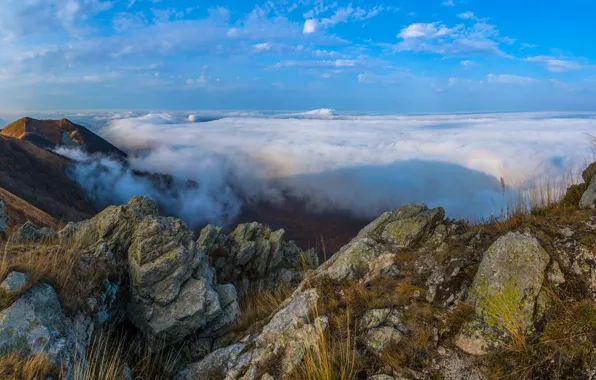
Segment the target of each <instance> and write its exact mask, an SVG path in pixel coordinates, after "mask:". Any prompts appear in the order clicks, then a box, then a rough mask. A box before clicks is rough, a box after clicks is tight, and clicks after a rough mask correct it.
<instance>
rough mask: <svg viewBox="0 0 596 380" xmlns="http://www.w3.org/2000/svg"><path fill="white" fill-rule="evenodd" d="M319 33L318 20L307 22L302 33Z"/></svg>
mask: <svg viewBox="0 0 596 380" xmlns="http://www.w3.org/2000/svg"><path fill="white" fill-rule="evenodd" d="M316 31H317V20H306V21H305V22H304V28H303V29H302V33H304V34H311V33H314V32H316Z"/></svg>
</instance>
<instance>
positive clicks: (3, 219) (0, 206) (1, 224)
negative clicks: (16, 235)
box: [0, 201, 9, 238]
mask: <svg viewBox="0 0 596 380" xmlns="http://www.w3.org/2000/svg"><path fill="white" fill-rule="evenodd" d="M8 219H9V218H8V216H6V211H5V208H4V202H3V201H0V237H4V238H5V237H6V235H7V233H8Z"/></svg>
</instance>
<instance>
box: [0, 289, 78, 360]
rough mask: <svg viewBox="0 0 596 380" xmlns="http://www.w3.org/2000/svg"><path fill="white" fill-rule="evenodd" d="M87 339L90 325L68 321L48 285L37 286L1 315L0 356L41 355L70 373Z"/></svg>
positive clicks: (0, 313) (1, 312) (54, 293)
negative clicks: (76, 356)
mask: <svg viewBox="0 0 596 380" xmlns="http://www.w3.org/2000/svg"><path fill="white" fill-rule="evenodd" d="M88 338H89V335H88V324H87V323H85V322H84V321H83V320H81V321H77V322H75V323H73V322H72V321H71V320H70V319H69V318H67V317H66V316H65V315H64V313H63V312H62V308H61V306H60V303H59V302H58V297H57V296H56V292H55V291H54V289H53V288H52V287H51V286H50V285H47V284H38V285H36V286H35V287H33V288H31V289H30V290H29V291H27V292H26V293H25V294H23V295H22V296H21V297H19V299H17V300H16V301H15V302H14V303H13V304H12V305H11V306H10V307H9V308H7V309H5V310H2V311H0V352H4V353H6V352H18V353H21V354H23V355H30V354H37V353H42V354H44V355H45V356H47V357H48V359H49V360H50V362H51V363H53V364H54V365H56V366H60V367H64V368H67V369H68V368H69V366H70V365H71V363H72V360H73V358H75V355H77V352H81V351H84V347H85V346H86V345H87V340H88Z"/></svg>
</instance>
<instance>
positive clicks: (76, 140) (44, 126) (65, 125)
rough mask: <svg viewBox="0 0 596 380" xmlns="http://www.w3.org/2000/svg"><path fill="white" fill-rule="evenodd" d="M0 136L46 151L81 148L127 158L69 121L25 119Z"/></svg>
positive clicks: (110, 145)
mask: <svg viewBox="0 0 596 380" xmlns="http://www.w3.org/2000/svg"><path fill="white" fill-rule="evenodd" d="M0 134H2V135H4V136H9V137H14V138H17V139H21V140H25V141H29V142H31V143H33V144H35V145H37V146H39V147H41V148H44V149H53V148H55V147H57V146H79V147H83V148H84V150H86V151H87V152H89V153H103V154H109V155H115V156H119V157H126V153H124V152H122V151H121V150H120V149H118V148H116V147H115V146H114V145H112V144H110V143H109V142H107V141H106V140H104V139H102V138H101V137H99V136H97V135H96V134H95V133H93V132H91V131H90V130H88V129H87V128H85V127H83V126H81V125H78V124H75V123H73V122H71V121H70V120H68V119H62V120H36V119H32V118H29V117H25V118H22V119H19V120H17V121H15V122H13V123H10V124H9V125H7V126H6V127H5V128H3V129H2V130H0Z"/></svg>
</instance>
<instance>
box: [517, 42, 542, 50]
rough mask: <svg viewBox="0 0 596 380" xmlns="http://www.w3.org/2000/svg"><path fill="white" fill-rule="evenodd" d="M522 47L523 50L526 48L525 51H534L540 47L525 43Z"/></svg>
mask: <svg viewBox="0 0 596 380" xmlns="http://www.w3.org/2000/svg"><path fill="white" fill-rule="evenodd" d="M520 45H521V47H522V48H525V49H534V48H536V47H538V45H535V44H528V43H525V42H524V43H521V44H520Z"/></svg>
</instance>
